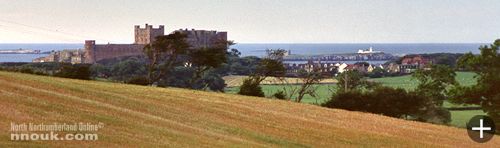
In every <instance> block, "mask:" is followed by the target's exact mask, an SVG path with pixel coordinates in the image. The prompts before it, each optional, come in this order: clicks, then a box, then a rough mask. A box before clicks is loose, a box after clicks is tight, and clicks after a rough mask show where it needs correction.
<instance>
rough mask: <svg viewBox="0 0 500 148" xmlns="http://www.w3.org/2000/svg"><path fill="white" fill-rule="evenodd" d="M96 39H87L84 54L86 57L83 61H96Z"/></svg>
mask: <svg viewBox="0 0 500 148" xmlns="http://www.w3.org/2000/svg"><path fill="white" fill-rule="evenodd" d="M95 54H96V53H95V40H86V41H85V46H84V51H83V56H84V57H85V59H84V60H83V63H94V62H95Z"/></svg>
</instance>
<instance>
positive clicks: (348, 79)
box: [336, 70, 378, 92]
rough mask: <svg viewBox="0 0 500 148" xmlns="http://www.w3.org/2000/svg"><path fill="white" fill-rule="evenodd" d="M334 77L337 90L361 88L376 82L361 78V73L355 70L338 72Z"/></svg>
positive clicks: (369, 86) (371, 85)
mask: <svg viewBox="0 0 500 148" xmlns="http://www.w3.org/2000/svg"><path fill="white" fill-rule="evenodd" d="M336 79H337V80H338V82H337V87H338V89H337V90H338V91H340V92H344V91H351V90H357V89H361V88H367V87H368V88H371V87H374V86H376V85H378V84H376V83H373V82H368V81H366V80H365V79H364V78H363V75H362V74H361V73H359V72H358V71H356V70H350V71H345V72H343V73H341V74H339V75H338V76H337V77H336Z"/></svg>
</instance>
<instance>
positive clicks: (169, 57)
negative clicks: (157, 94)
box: [144, 32, 189, 85]
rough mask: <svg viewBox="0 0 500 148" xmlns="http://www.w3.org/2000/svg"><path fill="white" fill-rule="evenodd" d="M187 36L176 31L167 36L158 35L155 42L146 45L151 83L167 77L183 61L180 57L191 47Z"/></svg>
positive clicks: (145, 50) (149, 80)
mask: <svg viewBox="0 0 500 148" xmlns="http://www.w3.org/2000/svg"><path fill="white" fill-rule="evenodd" d="M186 37H187V36H186V34H183V33H180V32H174V33H172V34H169V35H166V36H158V37H156V40H155V41H154V42H153V43H151V44H148V45H146V46H145V47H144V54H145V55H146V57H147V65H146V67H147V70H148V82H149V84H150V85H151V84H153V83H157V82H158V81H159V80H160V79H161V78H162V77H165V75H167V74H168V72H169V70H171V69H172V68H173V67H174V66H175V65H179V64H181V63H182V62H181V61H179V60H178V58H179V56H180V55H182V54H185V53H186V51H187V49H188V48H189V44H188V43H187V42H186Z"/></svg>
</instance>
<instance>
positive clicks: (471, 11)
mask: <svg viewBox="0 0 500 148" xmlns="http://www.w3.org/2000/svg"><path fill="white" fill-rule="evenodd" d="M499 6H500V0H0V43H83V42H84V40H88V39H94V40H97V42H98V43H106V42H110V43H132V42H133V40H134V37H133V27H134V25H144V24H145V23H148V24H152V25H154V26H155V27H157V25H160V24H161V25H165V27H166V33H168V32H171V31H173V30H177V29H181V28H183V29H184V28H189V29H191V28H194V29H206V30H217V31H227V32H228V37H229V39H230V40H234V41H235V42H237V43H490V42H492V41H494V40H495V39H497V38H500V9H498V7H499Z"/></svg>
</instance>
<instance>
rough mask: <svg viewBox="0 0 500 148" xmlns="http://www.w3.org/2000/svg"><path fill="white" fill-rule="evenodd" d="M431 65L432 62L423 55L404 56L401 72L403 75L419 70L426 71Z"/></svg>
mask: <svg viewBox="0 0 500 148" xmlns="http://www.w3.org/2000/svg"><path fill="white" fill-rule="evenodd" d="M430 64H432V61H430V60H429V59H426V58H424V57H422V56H421V55H410V56H404V57H403V59H402V60H401V65H400V71H401V72H402V73H412V72H414V71H416V70H417V69H424V68H426V67H427V66H428V65H430Z"/></svg>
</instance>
